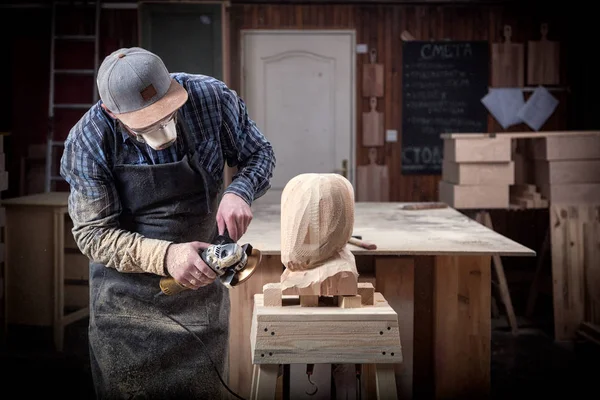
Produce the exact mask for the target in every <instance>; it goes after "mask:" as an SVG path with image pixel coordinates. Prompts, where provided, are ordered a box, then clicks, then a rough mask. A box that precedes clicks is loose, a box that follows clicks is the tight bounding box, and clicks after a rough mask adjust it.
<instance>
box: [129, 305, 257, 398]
mask: <svg viewBox="0 0 600 400" xmlns="http://www.w3.org/2000/svg"><path fill="white" fill-rule="evenodd" d="M134 297H135V298H136V299H138V300H140V301H141V302H143V303H146V304H150V305H153V304H152V303H151V302H149V301H146V300H144V299H141V298H139V297H137V296H134ZM157 310H158V311H160V312H161V313H162V314H163V315H164V316H165V317H167V318H169V319H170V320H171V321H173V322H175V323H176V324H178V325H179V326H181V327H182V328H183V329H185V330H186V331H188V332H189V333H191V334H192V336H193V337H195V338H196V340H197V341H199V342H200V344H201V345H202V348H203V349H204V352H205V353H206V356H207V357H208V360H209V361H210V363H211V365H212V367H213V368H214V370H215V372H216V374H217V376H218V377H219V381H221V384H222V385H223V386H224V387H225V389H227V391H228V392H229V393H231V394H232V395H234V396H235V397H236V398H238V399H240V400H246V399H244V398H243V397H241V396H240V395H238V394H237V393H235V392H234V391H233V390H231V389H230V388H229V386H227V384H226V383H225V381H224V380H223V378H222V377H221V374H220V373H219V369H218V368H217V366H216V365H215V363H214V362H213V360H212V358H211V357H210V353H209V351H208V349H207V348H206V345H205V344H204V342H203V341H202V339H200V338H199V337H198V335H196V334H195V333H194V332H192V331H191V330H190V329H189V328H188V327H187V326H185V325H184V324H182V323H181V322H179V321H177V320H176V319H175V318H173V317H172V316H170V315H169V314H167V313H166V312H164V311H163V310H161V309H158V308H157Z"/></svg>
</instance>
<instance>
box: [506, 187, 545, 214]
mask: <svg viewBox="0 0 600 400" xmlns="http://www.w3.org/2000/svg"><path fill="white" fill-rule="evenodd" d="M510 204H511V205H514V206H517V207H519V208H548V200H547V199H545V198H544V197H543V196H542V193H541V192H540V191H539V189H538V187H537V186H536V185H532V184H526V183H525V184H520V183H515V184H514V185H511V187H510Z"/></svg>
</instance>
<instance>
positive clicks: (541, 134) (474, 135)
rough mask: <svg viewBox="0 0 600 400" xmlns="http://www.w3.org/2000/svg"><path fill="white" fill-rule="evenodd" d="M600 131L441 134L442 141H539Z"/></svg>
mask: <svg viewBox="0 0 600 400" xmlns="http://www.w3.org/2000/svg"><path fill="white" fill-rule="evenodd" d="M598 135H600V131H594V130H586V131H577V130H573V131H552V130H549V131H541V132H533V131H532V132H455V133H442V134H441V135H440V137H441V138H442V139H484V138H491V137H503V138H508V139H541V138H546V137H560V136H567V137H575V136H598Z"/></svg>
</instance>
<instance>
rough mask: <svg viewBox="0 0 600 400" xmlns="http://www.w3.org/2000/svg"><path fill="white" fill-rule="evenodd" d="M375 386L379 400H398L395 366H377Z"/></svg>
mask: <svg viewBox="0 0 600 400" xmlns="http://www.w3.org/2000/svg"><path fill="white" fill-rule="evenodd" d="M375 386H376V387H377V399H378V400H384V399H385V400H388V399H389V400H397V399H398V393H397V392H396V375H395V373H394V364H375Z"/></svg>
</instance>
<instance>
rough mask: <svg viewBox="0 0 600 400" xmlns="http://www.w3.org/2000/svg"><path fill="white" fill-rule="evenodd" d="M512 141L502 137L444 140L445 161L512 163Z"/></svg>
mask: <svg viewBox="0 0 600 400" xmlns="http://www.w3.org/2000/svg"><path fill="white" fill-rule="evenodd" d="M510 140H511V139H510V138H508V137H501V136H496V137H493V138H491V137H479V138H473V139H471V138H456V139H444V161H452V162H510V161H512V159H511V154H512V148H511V141H510Z"/></svg>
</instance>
